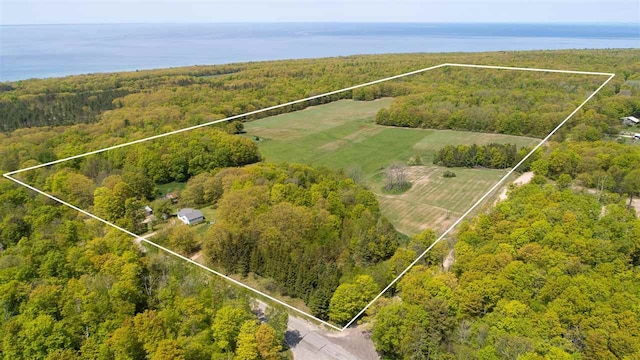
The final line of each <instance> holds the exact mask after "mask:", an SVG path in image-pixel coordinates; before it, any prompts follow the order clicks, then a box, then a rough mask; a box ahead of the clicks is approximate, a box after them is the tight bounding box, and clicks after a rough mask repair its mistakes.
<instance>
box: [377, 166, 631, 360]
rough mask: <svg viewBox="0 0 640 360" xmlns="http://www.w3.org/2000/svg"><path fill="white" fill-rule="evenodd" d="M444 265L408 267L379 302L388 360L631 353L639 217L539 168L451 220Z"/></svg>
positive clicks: (380, 344) (381, 340) (380, 341)
mask: <svg viewBox="0 0 640 360" xmlns="http://www.w3.org/2000/svg"><path fill="white" fill-rule="evenodd" d="M457 238H458V242H457V244H456V245H455V253H456V261H455V264H454V266H453V271H452V272H442V271H441V270H440V269H439V267H438V266H435V267H427V266H417V267H415V268H414V269H412V270H411V271H410V272H409V273H408V274H407V276H406V277H405V278H403V279H402V280H401V282H400V284H399V286H398V289H397V291H398V293H397V295H398V296H399V298H400V299H402V300H401V301H400V300H397V299H395V298H393V299H391V298H390V299H387V300H384V305H382V306H381V307H380V308H379V309H378V310H377V313H376V314H375V317H374V328H373V339H374V341H375V342H376V346H377V348H378V350H379V351H381V352H382V354H383V355H384V356H385V357H386V358H389V359H398V358H400V359H416V358H420V359H441V358H442V359H449V358H451V359H454V358H469V359H574V358H587V359H615V358H618V359H623V358H625V359H632V358H635V357H637V356H640V313H639V312H638V307H637V305H638V304H639V303H640V220H638V218H637V217H636V216H635V214H634V213H633V212H632V211H630V210H628V209H627V208H626V206H625V204H624V203H621V202H619V201H611V202H607V203H604V204H603V203H601V202H598V201H597V199H596V198H594V197H593V196H591V195H585V194H582V195H581V194H575V193H573V191H572V190H571V189H564V190H561V189H558V187H557V186H555V185H552V184H549V183H547V181H546V180H545V179H544V177H539V178H537V180H536V183H535V184H529V185H526V186H524V187H522V188H519V189H517V190H515V191H513V192H511V194H510V196H509V199H508V200H507V201H504V202H501V203H499V204H498V205H497V207H496V208H495V209H493V210H491V211H490V212H489V213H488V214H483V215H479V216H478V217H477V218H476V219H475V220H473V221H472V222H471V223H469V224H467V225H465V226H464V227H463V228H461V230H460V232H459V234H458V236H457Z"/></svg>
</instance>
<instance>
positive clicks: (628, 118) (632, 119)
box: [620, 116, 640, 126]
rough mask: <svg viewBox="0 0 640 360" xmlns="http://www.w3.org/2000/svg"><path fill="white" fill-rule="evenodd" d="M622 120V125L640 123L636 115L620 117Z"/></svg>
mask: <svg viewBox="0 0 640 360" xmlns="http://www.w3.org/2000/svg"><path fill="white" fill-rule="evenodd" d="M620 120H622V125H626V126H636V125H638V124H640V119H638V118H637V117H635V116H625V117H623V118H620Z"/></svg>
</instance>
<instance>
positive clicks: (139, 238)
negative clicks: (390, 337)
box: [2, 63, 615, 331]
mask: <svg viewBox="0 0 640 360" xmlns="http://www.w3.org/2000/svg"><path fill="white" fill-rule="evenodd" d="M447 66H451V67H465V68H481V69H497V70H518V71H536V72H551V73H563V74H581V75H599V76H608V78H607V80H605V81H604V82H603V83H602V84H601V85H600V86H599V87H598V88H597V89H596V90H595V91H594V92H593V93H591V95H589V97H587V98H586V99H585V100H584V101H583V102H582V103H581V104H580V105H579V106H578V107H577V108H576V109H575V110H573V111H572V112H571V114H569V116H567V117H566V118H565V119H564V120H563V121H562V122H561V123H559V124H558V125H557V126H556V127H555V128H554V129H553V130H552V131H551V132H550V133H549V134H548V135H547V136H546V137H545V138H544V139H542V140H541V141H540V142H539V143H538V144H537V145H536V146H535V147H534V148H533V149H532V150H531V151H530V152H529V153H528V154H527V155H526V156H525V157H524V158H522V160H520V162H518V163H517V164H516V165H515V166H514V167H512V168H511V170H509V171H508V172H507V174H505V175H504V176H503V177H502V178H501V179H500V180H499V181H498V182H497V183H496V184H495V185H493V187H491V189H489V191H487V192H486V193H485V194H484V195H483V196H482V197H481V198H480V199H479V200H478V201H477V202H476V203H475V204H473V205H472V206H471V207H470V208H469V209H468V210H467V211H466V212H465V213H464V214H463V215H462V216H461V217H460V218H458V220H456V221H455V222H454V223H453V224H452V225H451V226H449V228H447V230H445V231H444V233H442V235H440V237H438V238H437V239H436V240H435V241H434V242H433V243H432V244H431V245H430V246H429V247H428V248H427V249H426V250H425V251H424V252H422V254H420V255H419V256H418V257H417V258H416V259H415V260H414V261H413V262H412V263H411V264H409V266H407V268H405V269H404V270H403V271H402V272H401V273H400V274H399V275H398V276H397V277H396V278H395V279H393V281H391V283H389V285H387V286H386V287H385V288H384V289H383V290H382V291H381V292H380V293H379V294H378V295H376V297H375V298H374V299H373V300H371V301H370V302H369V303H368V304H367V305H366V306H365V307H364V308H363V309H362V310H360V312H358V314H356V316H354V317H353V318H352V319H351V320H350V321H349V322H348V323H347V324H346V325H345V326H343V327H342V328H340V327H337V326H335V325H333V324H331V323H329V322H326V321H324V320H322V319H319V318H317V317H315V316H313V315H311V314H309V313H307V312H304V311H302V310H299V309H297V308H295V307H293V306H291V305H289V304H287V303H285V302H283V301H281V300H278V299H276V298H274V297H273V296H270V295H268V294H265V293H263V292H261V291H259V290H256V289H254V288H252V287H250V286H248V285H245V284H244V283H242V282H240V281H238V280H235V279H233V278H231V277H229V276H227V275H224V274H222V273H220V272H218V271H215V270H213V269H210V268H208V267H206V266H204V265H202V264H200V263H198V262H196V261H193V260H191V259H189V258H188V257H185V256H183V255H180V254H178V253H177V252H175V251H172V250H170V249H168V248H166V247H164V246H161V245H159V244H156V243H154V242H153V241H150V240H148V239H146V238H143V237H141V236H139V235H136V234H134V233H132V232H130V231H128V230H126V229H124V228H122V227H120V226H118V225H115V224H113V223H110V222H109V221H107V220H104V219H102V218H100V217H98V216H96V215H94V214H91V213H89V212H87V211H85V210H82V209H80V208H78V207H77V206H74V205H72V204H70V203H68V202H66V201H64V200H61V199H59V198H57V197H55V196H53V195H50V194H48V193H45V192H44V191H42V190H39V189H37V188H35V187H33V186H31V185H28V184H26V183H24V182H22V181H20V180H18V179H15V178H13V177H12V176H11V175H14V174H18V173H21V172H24V171H29V170H34V169H38V168H41V167H45V166H50V165H54V164H59V163H62V162H65V161H68V160H73V159H78V158H81V157H85V156H87V155H94V154H99V153H102V152H105V151H109V150H113V149H117V148H121V147H125V146H129V145H134V144H139V143H142V142H145V141H149V140H154V139H158V138H162V137H165V136H169V135H173V134H178V133H181V132H185V131H189V130H194V129H198V128H202V127H205V126H209V125H213V124H217V123H222V122H225V121H230V120H235V119H239V118H243V117H247V116H250V115H255V114H259V113H263V112H266V111H270V110H274V109H279V108H283V107H286V106H290V105H295V104H299V103H303V102H306V101H309V100H314V99H318V98H321V97H325V96H329V95H335V94H339V93H342V92H346V91H350V90H354V89H358V88H361V87H365V86H369V85H374V84H379V83H382V82H385V81H389V80H394V79H399V78H402V77H406V76H410V75H415V74H419V73H422V72H426V71H429V70H433V69H437V68H440V67H447ZM614 76H615V74H612V73H603V72H588V71H573V70H555V69H537V68H522V67H508V66H492V65H473V64H450V63H445V64H440V65H435V66H431V67H427V68H424V69H420V70H415V71H411V72H407V73H404V74H400V75H395V76H391V77H387V78H384V79H380V80H375V81H370V82H367V83H363V84H359V85H354V86H350V87H347V88H344V89H340V90H335V91H330V92H327V93H324V94H320V95H314V96H310V97H307V98H304V99H299V100H294V101H290V102H287V103H283V104H279V105H275V106H270V107H266V108H264V109H260V110H255V111H250V112H247V113H244V114H240V115H234V116H230V117H227V118H224V119H221V120H215V121H210V122H207V123H203V124H199V125H195V126H191V127H187V128H183V129H179V130H174V131H170V132H167V133H164V134H159V135H154V136H150V137H147V138H144V139H139V140H134V141H131V142H127V143H123V144H118V145H114V146H109V147H106V148H103V149H98V150H94V151H89V152H86V153H84V154H80V155H74V156H70V157H67V158H64V159H58V160H55V161H50V162H47V163H44V164H39V165H35V166H30V167H27V168H24V169H19V170H15V171H11V172H8V173H4V174H2V176H4V177H5V178H7V179H9V180H11V181H13V182H15V183H17V184H19V185H22V186H24V187H26V188H28V189H31V190H33V191H35V192H37V193H39V194H42V195H44V196H46V197H48V198H50V199H52V200H55V201H57V202H59V203H61V204H63V205H66V206H68V207H70V208H71V209H74V210H76V211H78V212H80V213H82V214H84V215H87V216H89V217H91V218H93V219H96V220H98V221H100V222H102V223H104V224H106V225H109V226H111V227H113V228H115V229H118V230H120V231H122V232H124V233H125V234H128V235H130V236H132V237H134V238H136V239H138V240H139V241H141V242H145V243H147V244H149V245H152V246H155V247H156V248H158V249H161V250H163V251H165V252H167V253H169V254H171V255H173V256H176V257H178V258H180V259H182V260H184V261H186V262H188V263H191V264H193V265H195V266H198V267H200V268H202V269H204V270H206V271H209V272H211V273H213V274H215V275H218V276H220V277H222V278H224V279H225V280H228V281H230V282H232V283H234V284H236V285H238V286H241V287H243V288H245V289H248V290H251V291H253V292H255V293H256V294H258V295H260V296H263V297H265V298H267V299H269V300H271V301H274V302H276V303H278V304H280V305H282V306H285V307H286V308H288V309H290V310H293V311H295V312H297V313H299V314H302V315H304V316H306V317H308V318H311V319H313V320H315V321H317V322H319V323H321V324H323V325H325V326H328V327H330V328H332V329H334V330H338V331H344V330H345V329H347V328H348V327H349V326H351V324H353V323H354V322H355V321H356V320H357V319H358V318H359V317H360V316H361V315H362V314H364V312H365V311H366V310H367V309H368V308H369V307H371V305H372V304H373V303H374V302H376V301H377V300H378V299H379V298H380V297H381V296H382V295H383V294H384V293H385V292H387V290H389V289H390V288H391V287H392V286H393V285H394V284H395V283H396V282H398V280H400V278H402V276H404V274H406V273H407V272H408V271H409V270H410V269H411V268H412V267H413V266H414V265H415V264H417V263H418V261H420V260H421V259H422V258H423V257H424V256H425V255H426V254H427V253H428V252H429V251H430V250H431V249H432V248H433V247H434V246H435V245H436V244H438V243H439V242H440V241H442V239H444V238H445V237H446V236H447V234H449V233H450V232H451V231H452V230H453V229H454V228H455V227H456V226H457V225H458V224H459V223H460V222H462V220H464V219H465V218H466V217H467V216H468V215H469V214H470V213H471V212H472V211H473V210H474V209H475V208H477V207H478V206H479V205H480V204H481V203H482V202H483V201H484V199H486V198H487V197H488V196H489V195H490V194H491V193H492V192H493V191H494V190H495V189H496V188H497V187H498V186H500V185H501V184H502V183H503V182H504V181H505V180H506V179H507V178H508V177H509V176H510V175H511V174H512V173H513V172H514V171H515V170H516V169H517V168H518V167H519V166H520V165H522V164H523V163H524V162H525V161H526V160H527V159H528V158H529V157H530V156H531V155H532V154H533V153H534V152H535V151H536V150H537V149H538V148H540V147H541V146H542V145H543V144H544V143H545V142H546V141H548V140H549V138H551V136H553V135H554V134H555V133H556V132H557V131H558V130H559V129H560V128H561V127H562V126H564V125H565V124H566V123H567V121H569V119H570V118H571V117H573V115H575V114H576V113H577V112H578V111H579V110H580V109H581V108H582V107H583V106H584V105H585V104H586V103H587V102H588V101H589V100H591V98H593V97H594V96H595V95H596V94H597V93H598V92H599V91H600V90H601V89H602V88H603V87H604V86H605V85H606V84H607V83H608V82H609V81H610V80H611V79H613V77H614Z"/></svg>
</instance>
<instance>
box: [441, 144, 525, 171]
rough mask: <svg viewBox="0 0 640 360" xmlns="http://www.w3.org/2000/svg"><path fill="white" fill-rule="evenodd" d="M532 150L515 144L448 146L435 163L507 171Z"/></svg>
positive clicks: (443, 149)
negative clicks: (520, 147) (519, 147)
mask: <svg viewBox="0 0 640 360" xmlns="http://www.w3.org/2000/svg"><path fill="white" fill-rule="evenodd" d="M530 150H531V149H528V148H522V149H520V151H518V148H517V146H516V145H514V144H495V143H493V144H488V145H481V146H478V145H476V144H473V145H446V146H444V147H442V148H440V149H439V150H438V151H436V153H435V155H434V158H433V163H434V164H436V165H442V166H446V167H478V166H481V167H485V168H490V169H506V168H509V167H513V166H515V165H516V164H517V163H518V161H520V159H522V157H524V156H525V155H526V154H527V153H528V152H529V151H530Z"/></svg>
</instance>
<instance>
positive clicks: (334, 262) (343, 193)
mask: <svg viewBox="0 0 640 360" xmlns="http://www.w3.org/2000/svg"><path fill="white" fill-rule="evenodd" d="M182 201H183V202H185V203H186V204H192V205H203V204H212V203H213V204H215V205H216V206H217V211H218V213H219V214H220V216H219V218H218V219H217V221H216V223H215V224H213V225H212V226H211V227H209V229H208V230H207V234H206V235H205V236H204V237H203V239H202V247H203V250H204V254H205V256H206V258H207V259H208V261H209V263H210V264H211V266H212V267H213V268H218V269H224V270H225V271H226V272H227V273H234V274H241V275H243V276H246V275H247V274H249V273H254V274H257V275H259V276H261V277H265V278H267V279H269V280H270V281H271V285H270V286H267V287H268V288H270V289H271V290H272V291H273V290H278V292H279V293H281V294H284V295H288V296H292V297H296V298H300V299H303V300H304V301H305V303H306V304H307V305H308V306H309V308H310V309H311V311H312V312H313V314H314V315H316V316H319V317H321V318H327V316H328V315H329V314H331V310H333V312H336V311H338V310H337V309H330V308H329V302H330V300H331V297H332V295H333V294H334V291H335V290H336V288H337V287H338V285H339V284H340V280H341V277H342V275H343V270H344V269H345V268H353V267H354V266H360V267H364V266H367V265H373V264H376V263H378V262H380V261H382V260H385V259H387V258H389V257H390V256H391V255H393V253H394V252H395V250H396V248H397V247H398V244H399V242H400V236H399V234H398V233H397V232H396V231H395V230H394V229H393V226H392V225H391V224H389V222H388V221H387V220H386V219H385V218H383V217H381V215H380V210H379V207H378V201H377V200H376V198H375V195H374V194H373V193H371V192H370V191H368V190H366V189H364V188H363V187H361V186H359V185H356V184H355V183H354V182H353V180H351V179H349V178H345V177H342V176H339V175H337V174H335V173H334V172H332V171H329V170H327V169H313V168H310V167H308V166H303V165H280V166H276V165H272V164H260V165H255V166H248V167H244V168H242V169H225V170H222V171H219V172H217V173H215V174H209V173H203V174H200V175H198V176H196V177H194V178H192V179H191V180H190V181H189V183H188V185H187V187H186V188H185V190H184V191H183V199H182ZM384 285H386V284H377V285H376V284H375V283H374V284H373V287H374V289H378V288H380V287H381V286H384ZM374 291H375V290H374ZM372 298H373V295H370V297H369V298H367V299H365V301H369V300H371V299H372ZM336 306H338V307H339V306H340V304H337V305H334V307H336ZM362 306H364V305H362ZM358 310H360V309H355V312H353V313H350V315H349V317H348V318H347V319H344V318H335V317H334V318H332V320H336V321H345V320H350V319H351V317H353V316H354V315H355V314H356V313H357V311H358ZM352 311H353V310H352Z"/></svg>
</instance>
